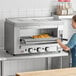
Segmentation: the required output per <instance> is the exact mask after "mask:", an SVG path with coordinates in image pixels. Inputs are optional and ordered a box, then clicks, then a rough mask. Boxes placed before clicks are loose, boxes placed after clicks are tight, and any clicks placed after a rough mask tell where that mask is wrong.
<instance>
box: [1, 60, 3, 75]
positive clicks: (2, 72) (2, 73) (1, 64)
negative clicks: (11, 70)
mask: <svg viewBox="0 0 76 76" xmlns="http://www.w3.org/2000/svg"><path fill="white" fill-rule="evenodd" d="M2 70H3V67H2V61H1V76H3V72H2Z"/></svg>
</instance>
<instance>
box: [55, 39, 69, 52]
mask: <svg viewBox="0 0 76 76" xmlns="http://www.w3.org/2000/svg"><path fill="white" fill-rule="evenodd" d="M56 41H57V43H58V44H59V45H60V46H61V47H62V48H63V49H64V50H65V51H68V50H70V48H69V47H68V46H66V45H65V44H63V43H62V41H61V40H60V39H57V40H56Z"/></svg>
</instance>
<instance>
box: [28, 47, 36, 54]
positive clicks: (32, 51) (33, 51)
mask: <svg viewBox="0 0 76 76" xmlns="http://www.w3.org/2000/svg"><path fill="white" fill-rule="evenodd" d="M28 51H29V52H30V53H36V52H37V51H35V50H34V49H33V48H29V49H28Z"/></svg>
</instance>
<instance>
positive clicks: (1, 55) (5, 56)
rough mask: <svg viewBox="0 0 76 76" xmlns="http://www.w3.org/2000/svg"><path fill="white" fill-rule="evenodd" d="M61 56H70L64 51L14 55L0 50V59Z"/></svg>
mask: <svg viewBox="0 0 76 76" xmlns="http://www.w3.org/2000/svg"><path fill="white" fill-rule="evenodd" d="M60 56H68V53H65V52H64V51H62V52H61V53H59V54H57V53H56V54H50V53H48V54H36V55H17V56H13V55H10V54H8V53H6V52H5V51H4V50H0V61H6V60H7V61H8V60H20V59H28V58H30V59H31V58H46V57H60Z"/></svg>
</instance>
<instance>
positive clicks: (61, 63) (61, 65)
mask: <svg viewBox="0 0 76 76" xmlns="http://www.w3.org/2000/svg"><path fill="white" fill-rule="evenodd" d="M62 67H63V60H62V56H61V57H60V68H62Z"/></svg>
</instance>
